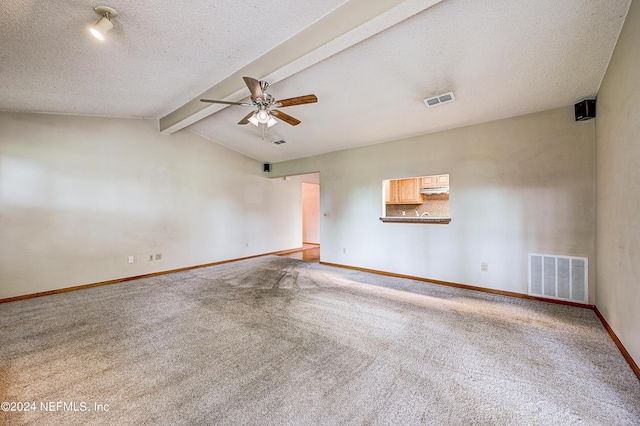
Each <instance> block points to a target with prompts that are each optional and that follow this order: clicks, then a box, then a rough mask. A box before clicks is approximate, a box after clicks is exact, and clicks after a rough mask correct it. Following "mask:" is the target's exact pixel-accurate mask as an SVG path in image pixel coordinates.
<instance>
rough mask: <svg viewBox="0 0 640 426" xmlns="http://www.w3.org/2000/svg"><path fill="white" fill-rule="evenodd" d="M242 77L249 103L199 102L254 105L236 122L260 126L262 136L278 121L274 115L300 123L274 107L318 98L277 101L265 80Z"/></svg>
mask: <svg viewBox="0 0 640 426" xmlns="http://www.w3.org/2000/svg"><path fill="white" fill-rule="evenodd" d="M242 78H243V79H244V82H245V84H246V85H247V87H248V88H249V91H250V92H251V103H247V102H228V101H218V100H214V99H200V102H208V103H211V104H224V105H240V106H243V107H256V108H257V109H256V110H255V111H252V112H250V113H249V114H247V115H246V116H245V117H244V118H243V119H242V120H240V121H239V122H238V124H247V123H251V124H253V125H255V126H258V127H262V130H263V138H264V129H265V127H266V128H267V129H268V128H269V127H271V126H273V125H274V124H276V123H277V122H278V121H277V120H276V119H275V118H274V117H277V118H279V119H280V120H282V121H284V122H285V123H288V124H291V125H292V126H297V125H298V124H300V120H298V119H297V118H294V117H292V116H290V115H289V114H285V113H284V112H282V111H280V110H277V109H275V108H284V107H288V106H293V105H303V104H312V103H315V102H318V98H316V95H305V96H297V97H295V98H289V99H281V100H279V101H276V99H275V98H274V97H273V96H271V95H270V94H268V93H267V92H266V90H267V87H269V83H267V82H266V81H258V80H256V79H255V78H251V77H242Z"/></svg>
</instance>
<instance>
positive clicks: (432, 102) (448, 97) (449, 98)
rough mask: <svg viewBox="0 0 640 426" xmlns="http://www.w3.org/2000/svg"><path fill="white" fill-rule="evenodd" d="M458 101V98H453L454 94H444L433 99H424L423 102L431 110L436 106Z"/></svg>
mask: <svg viewBox="0 0 640 426" xmlns="http://www.w3.org/2000/svg"><path fill="white" fill-rule="evenodd" d="M455 100H456V97H455V96H453V92H448V93H443V94H442V95H438V96H434V97H433V98H427V99H423V100H422V102H424V104H425V105H426V106H428V107H429V108H431V107H434V106H436V105H441V104H446V103H448V102H453V101H455Z"/></svg>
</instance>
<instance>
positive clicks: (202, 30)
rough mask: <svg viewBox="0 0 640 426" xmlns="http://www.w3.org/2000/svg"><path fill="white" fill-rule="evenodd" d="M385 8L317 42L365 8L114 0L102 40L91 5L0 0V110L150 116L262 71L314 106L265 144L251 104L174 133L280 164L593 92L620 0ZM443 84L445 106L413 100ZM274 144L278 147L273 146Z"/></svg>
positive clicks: (488, 0) (278, 90)
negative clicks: (331, 20) (307, 33)
mask: <svg viewBox="0 0 640 426" xmlns="http://www.w3.org/2000/svg"><path fill="white" fill-rule="evenodd" d="M345 3H346V5H345ZM382 3H386V5H385V6H384V10H380V11H379V12H378V11H376V13H377V14H378V15H379V16H378V17H377V18H376V17H373V18H372V19H371V20H369V21H368V22H363V23H360V22H358V23H357V26H356V28H355V29H349V28H347V29H346V30H345V31H346V32H345V34H344V35H341V36H336V37H337V38H336V40H334V41H333V42H329V43H328V44H326V45H325V46H324V47H320V48H315V47H314V46H310V43H309V41H308V39H305V38H303V37H302V35H301V34H302V33H301V31H302V32H303V30H304V29H305V28H315V30H316V33H319V34H322V33H323V29H325V30H326V31H329V30H330V29H331V28H334V27H329V24H326V23H323V21H322V20H321V18H323V17H325V18H326V17H327V16H329V17H331V16H334V17H335V18H336V21H335V22H339V21H340V19H342V20H343V21H344V20H345V19H346V20H349V19H350V15H348V14H346V13H345V12H344V10H346V9H347V7H346V6H349V5H356V6H357V7H360V10H362V11H363V12H364V11H366V10H367V9H365V8H366V2H364V1H360V0H358V1H354V0H351V1H349V2H345V1H344V0H332V1H310V0H297V1H293V0H280V1H270V2H263V1H244V2H241V1H234V2H210V1H204V0H200V1H191V2H188V3H185V2H175V1H153V2H152V1H149V0H142V1H133V0H117V1H113V2H107V3H105V4H106V5H108V6H111V7H113V8H115V9H116V10H118V11H119V12H120V16H119V17H117V18H116V19H115V20H114V25H115V28H114V30H113V31H112V32H111V33H109V34H108V37H107V40H106V41H105V42H104V43H100V42H97V41H96V40H94V39H92V38H91V37H90V36H88V33H87V28H88V26H89V25H90V24H92V23H93V22H95V20H96V19H97V17H98V16H97V15H96V14H95V12H94V11H93V7H95V6H97V5H99V4H101V3H95V4H93V3H91V4H89V5H88V4H86V3H84V2H81V1H71V0H64V1H56V2H36V1H35V0H31V1H27V0H3V1H2V2H0V13H1V14H2V16H3V20H2V25H1V26H0V93H1V94H0V110H11V111H29V112H51V113H62V114H88V115H100V116H114V117H143V118H154V119H160V118H163V117H165V116H167V115H169V114H175V113H176V112H180V111H181V108H184V107H183V105H185V104H186V103H188V102H189V101H191V100H193V99H197V98H198V97H199V96H200V95H201V94H202V93H218V92H219V93H223V92H221V90H222V89H221V88H222V86H223V83H224V82H225V79H227V78H228V77H230V76H233V75H234V74H236V73H242V72H243V70H246V69H253V70H258V71H255V72H260V73H261V74H262V75H255V74H253V75H252V74H249V76H251V77H255V78H259V79H261V78H266V80H267V81H269V82H270V83H273V84H272V85H271V86H270V87H269V90H268V92H269V93H271V94H272V95H273V96H275V97H276V98H277V99H278V98H288V97H292V96H298V95H306V94H309V93H315V94H316V95H317V96H318V99H319V102H318V103H317V104H309V105H302V106H294V107H289V108H286V109H285V111H286V112H287V113H288V114H291V115H293V116H294V117H296V118H298V119H300V120H301V121H302V124H300V125H298V126H296V127H291V126H289V125H287V124H286V123H282V122H281V123H278V124H277V125H276V126H274V127H272V128H271V130H270V132H269V133H268V134H267V136H266V137H265V140H261V138H260V132H259V130H258V129H257V128H255V127H253V126H251V125H246V126H238V125H236V123H237V122H238V121H239V120H240V119H241V118H242V117H243V116H244V115H246V114H247V112H248V110H247V109H244V108H242V107H235V106H232V107H228V108H224V109H222V110H220V111H219V112H215V113H213V112H214V111H215V110H210V111H209V112H207V113H206V114H204V115H203V116H206V118H204V119H202V120H200V121H197V122H195V123H194V124H191V125H190V126H188V124H185V125H184V126H188V127H185V128H186V129H187V130H180V131H188V130H190V131H193V132H196V133H198V134H200V135H202V136H205V137H206V138H208V139H210V140H212V141H214V142H217V143H220V144H222V145H225V146H228V147H229V148H231V149H234V150H236V151H239V152H242V153H244V154H246V155H249V156H251V157H253V158H256V159H258V160H260V161H268V162H276V161H282V160H286V159H292V158H299V157H304V156H309V155H314V154H319V153H325V152H330V151H335V150H341V149H346V148H349V147H353V146H361V145H366V144H372V143H378V142H384V141H389V140H394V139H399V138H402V137H407V136H413V135H418V134H423V133H429V132H435V131H439V130H444V129H449V128H455V127H460V126H465V125H469V124H474V123H480V122H486V121H490V120H495V119H500V118H505V117H510V116H515V115H521V114H526V113H530V112H535V111H541V110H546V109H551V108H557V107H561V106H568V105H572V104H573V103H575V102H576V101H578V100H580V99H582V98H584V97H588V96H593V95H595V94H596V93H597V91H598V88H599V85H600V82H601V80H602V77H603V75H604V72H605V70H606V67H607V65H608V62H609V58H610V57H611V54H612V52H613V48H614V46H615V42H616V40H617V37H618V34H619V32H620V29H621V27H622V24H623V22H624V17H625V16H626V13H627V10H628V8H629V4H630V0H607V1H602V0H563V1H557V0H535V1H529V2H520V1H518V2H514V1H508V0H444V1H441V2H438V1H411V0H409V1H404V2H393V1H385V2H379V4H382ZM396 3H398V4H396ZM358 4H359V5H358ZM369 4H371V3H369ZM432 5H433V6H432ZM357 7H356V8H355V9H354V10H355V12H357V11H358V9H357ZM354 10H352V11H351V12H350V13H351V14H352V15H351V16H362V15H363V14H357V13H355V14H354ZM327 14H329V15H327ZM354 19H355V18H354ZM366 19H369V17H367V18H366ZM323 25H324V27H323ZM334 26H335V25H334ZM347 30H348V31H347ZM327 33H328V32H327ZM286 43H289V44H288V45H287V46H293V47H296V48H297V47H300V48H301V49H299V50H304V47H307V46H306V44H305V43H307V44H309V46H310V48H309V49H307V50H309V52H306V53H304V54H300V55H298V57H297V58H293V60H292V58H288V59H287V60H286V61H284V62H283V61H280V62H279V61H278V60H276V59H277V58H276V55H275V53H273V52H275V51H276V50H277V46H278V45H281V46H282V45H285V44H286ZM311 47H313V48H311ZM292 50H296V49H293V48H292ZM296 51H297V50H296ZM271 53H273V55H272V54H271ZM285 56H286V55H285ZM260 61H262V62H261V64H262V65H261V67H257V66H256V67H253V68H251V66H252V64H256V63H258V62H260ZM229 87H230V89H229V90H227V92H228V93H227V92H224V93H223V95H221V96H223V97H225V98H227V99H230V98H233V100H240V99H242V97H244V96H247V95H248V93H249V92H248V90H247V89H245V88H243V85H242V81H239V82H238V84H237V85H236V86H234V87H231V86H229ZM216 90H217V91H218V92H216ZM225 90H226V89H225ZM450 90H451V91H453V92H454V93H455V96H456V101H455V102H453V103H449V104H445V105H442V106H439V107H436V108H427V107H425V105H424V104H423V103H422V99H423V98H425V97H429V96H432V95H438V94H440V93H443V92H447V91H450ZM217 109H219V108H217ZM209 114H212V115H209ZM207 115H208V116H207ZM198 118H199V117H198ZM192 121H195V119H194V120H192ZM277 139H284V140H286V141H287V143H286V144H284V145H277V146H276V145H274V144H272V143H271V141H273V140H277Z"/></svg>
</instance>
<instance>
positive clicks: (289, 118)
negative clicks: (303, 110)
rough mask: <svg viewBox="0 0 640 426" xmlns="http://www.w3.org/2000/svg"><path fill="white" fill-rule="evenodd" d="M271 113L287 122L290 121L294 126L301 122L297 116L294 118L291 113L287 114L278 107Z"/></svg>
mask: <svg viewBox="0 0 640 426" xmlns="http://www.w3.org/2000/svg"><path fill="white" fill-rule="evenodd" d="M271 113H272V114H273V115H275V116H276V117H278V118H279V119H280V120H282V121H284V122H285V123H289V124H291V125H292V126H297V125H298V124H300V120H298V119H297V118H293V117H292V116H290V115H289V114H285V113H284V112H282V111H278V110H277V109H274V110H273V111H271Z"/></svg>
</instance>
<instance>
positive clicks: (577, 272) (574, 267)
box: [529, 253, 589, 303]
mask: <svg viewBox="0 0 640 426" xmlns="http://www.w3.org/2000/svg"><path fill="white" fill-rule="evenodd" d="M588 272H589V259H587V258H586V257H572V256H555V255H552V254H537V253H529V295H531V296H539V297H545V298H548V299H558V300H568V301H571V302H580V303H588V301H589V275H588Z"/></svg>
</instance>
